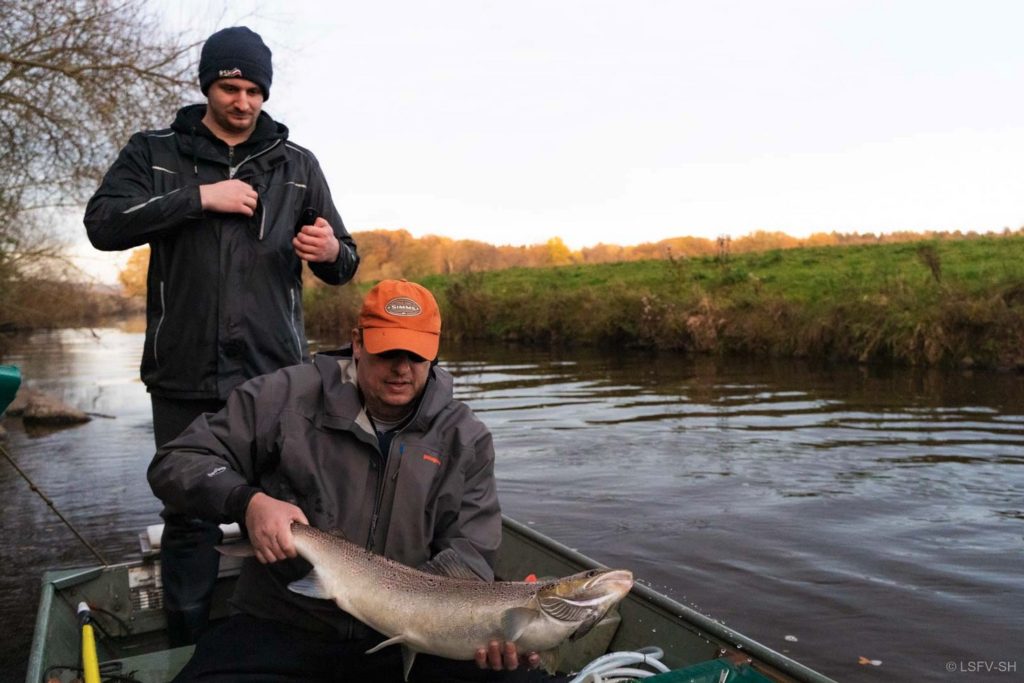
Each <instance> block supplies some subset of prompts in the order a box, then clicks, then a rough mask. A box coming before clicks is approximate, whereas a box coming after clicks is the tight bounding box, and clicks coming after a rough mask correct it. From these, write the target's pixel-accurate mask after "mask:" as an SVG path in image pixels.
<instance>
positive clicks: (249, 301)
mask: <svg viewBox="0 0 1024 683" xmlns="http://www.w3.org/2000/svg"><path fill="white" fill-rule="evenodd" d="M205 111H206V107H205V105H192V106H189V107H185V108H183V109H182V110H180V111H179V112H178V116H177V118H176V120H175V121H174V124H173V125H172V126H171V128H169V129H166V130H159V131H144V132H141V133H136V134H135V135H133V136H132V138H131V139H130V140H129V142H128V144H127V145H126V146H125V147H124V149H122V150H121V153H120V154H119V155H118V158H117V161H116V162H114V165H113V166H112V167H111V168H110V170H109V171H108V172H107V174H106V176H105V177H104V179H103V183H102V184H101V185H100V188H99V189H98V190H97V191H96V194H94V195H93V197H92V199H90V200H89V204H88V206H87V208H86V212H85V226H86V228H87V230H88V234H89V240H90V241H91V242H92V244H93V246H95V247H96V248H97V249H102V250H105V251H112V250H122V249H130V248H132V247H137V246H140V245H142V244H146V243H147V242H148V243H149V244H150V246H151V249H152V251H151V253H150V258H149V275H148V278H147V298H146V343H145V347H144V349H143V355H142V380H143V382H145V384H146V387H147V388H148V389H149V391H150V392H152V393H153V394H157V395H160V396H166V397H169V398H202V399H210V398H216V399H220V400H225V399H226V398H227V396H228V394H229V393H230V392H231V390H232V389H233V388H234V387H236V386H238V385H239V384H241V383H242V382H243V381H245V380H247V379H249V378H251V377H256V376H257V375H261V374H264V373H267V372H271V371H273V370H276V369H278V368H281V367H285V366H288V365H293V364H295V363H300V362H303V361H308V359H309V356H308V351H307V347H306V337H305V332H304V330H303V317H302V262H301V261H300V260H299V258H298V257H297V256H296V255H295V252H294V250H293V248H292V245H291V240H292V237H293V236H294V234H295V227H296V224H297V223H298V222H299V219H300V216H301V214H302V211H303V209H304V208H306V207H312V208H314V209H316V211H317V212H318V214H319V215H321V216H323V217H324V218H325V219H326V220H327V222H328V223H330V224H331V227H332V228H333V229H334V233H335V235H336V236H337V237H338V240H339V242H340V243H341V251H340V253H339V255H338V259H337V261H336V262H335V263H313V264H310V267H311V270H312V271H313V273H314V274H315V275H316V276H317V277H319V278H320V279H321V280H323V281H324V282H327V283H329V284H341V283H344V282H347V281H348V280H350V279H351V278H352V276H353V275H354V274H355V272H356V267H357V266H358V264H359V257H358V255H357V254H356V247H355V243H354V242H353V241H352V238H351V237H350V236H349V234H348V232H347V231H346V230H345V226H344V224H343V223H342V220H341V216H340V215H338V212H337V210H336V209H335V207H334V203H333V202H332V201H331V194H330V190H329V189H328V187H327V182H326V180H325V179H324V176H323V173H322V172H321V170H320V165H319V164H318V163H317V160H316V158H315V157H314V156H313V155H312V154H311V153H310V152H309V151H308V150H306V149H304V148H302V147H299V146H298V145H295V144H293V143H291V142H288V129H287V128H286V127H285V126H283V125H281V124H279V123H276V122H275V121H273V119H271V118H270V116H268V115H267V114H266V113H261V114H260V117H259V120H258V122H257V126H256V130H255V131H254V132H253V134H252V136H251V137H250V138H249V140H247V141H246V142H244V143H242V144H240V145H238V146H236V147H234V148H231V147H229V146H228V145H227V144H225V143H224V142H223V141H221V140H219V139H218V138H216V137H215V136H214V135H213V134H212V133H211V132H210V131H209V130H208V129H207V128H206V127H205V126H204V125H203V124H202V123H201V120H202V117H203V114H204V113H205ZM229 178H237V179H239V180H243V181H245V182H247V183H249V184H250V185H252V186H253V187H254V188H255V189H256V191H257V192H258V193H259V205H258V206H257V210H256V215H255V216H253V217H251V218H250V217H246V216H242V215H240V214H222V213H212V212H209V213H208V212H204V211H203V209H202V206H201V204H200V198H199V185H200V184H207V183H215V182H219V181H222V180H227V179H229Z"/></svg>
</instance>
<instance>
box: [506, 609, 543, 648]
mask: <svg viewBox="0 0 1024 683" xmlns="http://www.w3.org/2000/svg"><path fill="white" fill-rule="evenodd" d="M537 616H538V612H537V610H535V609H530V608H529V607H513V608H512V609H508V610H505V613H504V614H502V615H501V632H502V634H503V635H504V636H505V640H506V641H509V642H514V641H516V640H519V637H520V636H522V635H523V631H525V630H526V627H527V626H529V625H530V622H532V621H533V620H534V619H536V618H537Z"/></svg>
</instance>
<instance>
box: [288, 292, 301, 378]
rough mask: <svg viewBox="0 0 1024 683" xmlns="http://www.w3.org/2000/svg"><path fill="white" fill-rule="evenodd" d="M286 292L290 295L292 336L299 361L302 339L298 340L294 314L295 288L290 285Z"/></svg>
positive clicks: (297, 328)
mask: <svg viewBox="0 0 1024 683" xmlns="http://www.w3.org/2000/svg"><path fill="white" fill-rule="evenodd" d="M288 294H289V296H290V297H291V309H292V310H291V326H292V337H293V338H294V339H295V350H296V351H297V352H298V359H299V362H300V363H301V362H302V341H301V340H299V327H298V325H296V316H295V305H296V297H295V288H294V287H292V288H291V289H289V290H288Z"/></svg>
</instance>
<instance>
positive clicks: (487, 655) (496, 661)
mask: <svg viewBox="0 0 1024 683" xmlns="http://www.w3.org/2000/svg"><path fill="white" fill-rule="evenodd" d="M475 659H476V665H477V666H478V667H480V668H481V669H491V670H493V671H502V670H505V671H514V670H516V669H518V668H519V667H520V666H525V667H528V668H530V669H536V668H537V667H538V666H539V665H540V655H539V654H537V653H536V652H530V653H527V654H525V655H520V654H519V652H518V650H516V644H515V643H512V642H508V641H506V642H504V643H499V642H498V641H497V640H492V641H491V642H490V644H488V646H487V647H486V648H482V647H481V648H477V651H476V657H475Z"/></svg>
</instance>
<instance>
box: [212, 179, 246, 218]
mask: <svg viewBox="0 0 1024 683" xmlns="http://www.w3.org/2000/svg"><path fill="white" fill-rule="evenodd" d="M199 201H200V202H201V203H202V205H203V211H216V212H218V213H240V214H242V215H243V216H252V215H253V214H254V213H256V202H257V201H259V195H258V194H256V190H254V189H252V185H249V183H245V182H242V181H241V180H234V179H232V180H222V181H220V182H219V183H211V184H210V185H200V186H199Z"/></svg>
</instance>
